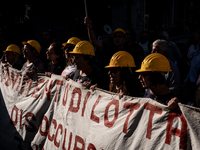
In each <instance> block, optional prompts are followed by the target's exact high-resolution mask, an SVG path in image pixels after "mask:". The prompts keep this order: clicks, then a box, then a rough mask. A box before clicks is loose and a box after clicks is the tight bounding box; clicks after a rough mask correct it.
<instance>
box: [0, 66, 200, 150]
mask: <svg viewBox="0 0 200 150" xmlns="http://www.w3.org/2000/svg"><path fill="white" fill-rule="evenodd" d="M199 148H200V109H198V108H195V107H190V106H186V105H183V104H179V107H178V108H177V109H175V110H170V109H168V107H167V106H165V105H162V104H160V103H158V102H156V101H153V100H151V99H147V98H139V97H129V96H124V97H123V98H122V99H120V100H119V98H118V95H117V94H115V93H111V92H108V91H104V90H102V89H96V90H94V91H91V90H88V89H86V88H84V87H83V86H82V84H80V83H76V82H74V81H72V80H65V79H64V78H63V77H61V76H57V75H53V76H52V77H51V78H48V77H45V76H43V75H35V76H34V77H32V78H29V77H27V76H25V75H24V74H22V73H21V72H20V71H18V70H15V69H13V68H4V67H3V64H0V149H6V150H7V149H9V150H12V149H13V150H18V149H19V150H21V149H25V150H26V149H27V150H28V149H33V150H50V149H51V150H122V149H123V150H136V149H137V150H149V149H151V150H157V149H164V150H169V149H170V150H172V149H175V150H177V149H187V150H191V149H194V150H199Z"/></svg>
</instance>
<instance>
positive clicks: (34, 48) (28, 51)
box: [21, 40, 45, 75]
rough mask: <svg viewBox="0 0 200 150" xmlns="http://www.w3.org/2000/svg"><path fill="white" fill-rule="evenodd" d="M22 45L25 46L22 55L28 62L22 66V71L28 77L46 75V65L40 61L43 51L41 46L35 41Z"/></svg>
mask: <svg viewBox="0 0 200 150" xmlns="http://www.w3.org/2000/svg"><path fill="white" fill-rule="evenodd" d="M22 44H23V45H24V47H23V49H22V53H23V56H24V58H25V59H26V60H27V61H26V62H25V63H24V65H23V66H22V69H21V71H23V72H26V74H27V75H32V74H33V73H44V72H45V65H44V63H43V62H42V61H41V60H40V59H38V56H39V54H40V51H41V46H40V44H39V43H38V42H37V41H35V40H29V41H27V42H22Z"/></svg>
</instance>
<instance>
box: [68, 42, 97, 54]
mask: <svg viewBox="0 0 200 150" xmlns="http://www.w3.org/2000/svg"><path fill="white" fill-rule="evenodd" d="M69 53H72V54H83V55H91V56H95V53H94V46H93V45H92V44H91V43H90V42H88V41H80V42H78V43H77V44H76V46H75V48H74V49H73V51H71V52H69Z"/></svg>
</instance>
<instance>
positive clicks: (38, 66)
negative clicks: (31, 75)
mask: <svg viewBox="0 0 200 150" xmlns="http://www.w3.org/2000/svg"><path fill="white" fill-rule="evenodd" d="M33 69H34V70H35V71H36V73H44V72H45V71H46V68H45V65H44V63H43V62H42V61H41V60H40V59H37V60H36V61H34V62H33V63H31V64H29V65H27V62H25V63H24V65H23V67H22V69H21V71H31V70H33Z"/></svg>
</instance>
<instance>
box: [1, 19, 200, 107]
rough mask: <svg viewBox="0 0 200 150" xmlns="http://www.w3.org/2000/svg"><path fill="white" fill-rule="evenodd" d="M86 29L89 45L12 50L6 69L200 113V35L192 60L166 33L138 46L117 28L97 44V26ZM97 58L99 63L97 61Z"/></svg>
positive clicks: (74, 41)
mask: <svg viewBox="0 0 200 150" xmlns="http://www.w3.org/2000/svg"><path fill="white" fill-rule="evenodd" d="M84 24H85V26H86V28H87V31H88V37H89V40H90V42H88V41H84V40H81V39H79V38H78V37H75V36H74V37H71V38H69V39H68V40H67V42H66V43H61V42H58V41H56V39H55V38H53V36H52V37H50V36H49V37H48V34H49V33H50V31H48V30H47V31H44V32H43V39H44V41H43V43H39V42H38V41H36V40H34V39H30V40H28V41H22V45H19V46H17V45H15V44H10V45H8V46H7V48H5V49H4V50H3V51H2V52H1V53H2V57H1V61H2V62H3V63H5V65H6V66H10V67H13V68H15V69H18V70H21V71H22V72H24V73H25V74H26V75H28V76H30V77H31V76H32V75H33V74H35V73H44V74H45V75H46V76H47V77H51V75H52V74H56V75H61V76H63V77H64V78H65V79H72V80H74V81H75V82H79V83H82V84H83V86H85V87H87V88H88V89H89V88H91V89H92V90H94V89H95V88H96V87H98V88H101V89H104V90H108V91H111V92H115V93H118V94H119V99H121V98H122V97H123V95H129V96H133V97H146V98H151V99H153V100H156V101H158V102H160V103H163V104H165V105H168V107H170V108H175V107H176V106H177V104H178V102H180V103H183V104H187V105H192V106H195V107H200V100H199V99H200V72H199V70H200V62H199V61H200V58H199V57H200V55H199V54H200V51H199V47H200V29H196V30H194V32H193V33H192V35H191V43H190V46H189V47H188V49H187V55H184V56H183V54H182V53H181V51H180V49H179V48H178V46H177V45H176V44H175V43H174V42H172V41H170V40H169V35H168V33H167V32H165V31H162V32H160V33H159V34H158V35H157V38H155V39H153V40H152V39H150V35H149V32H148V31H144V32H142V33H141V40H140V41H138V42H136V41H135V32H134V31H133V30H132V29H130V28H126V29H122V28H117V29H116V30H114V32H113V33H112V39H111V40H110V38H109V37H108V38H109V39H107V40H105V39H104V40H102V41H100V40H98V38H97V36H96V35H95V32H94V30H93V24H92V21H91V20H90V19H89V18H88V17H86V18H85V19H84ZM95 55H98V57H95Z"/></svg>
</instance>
